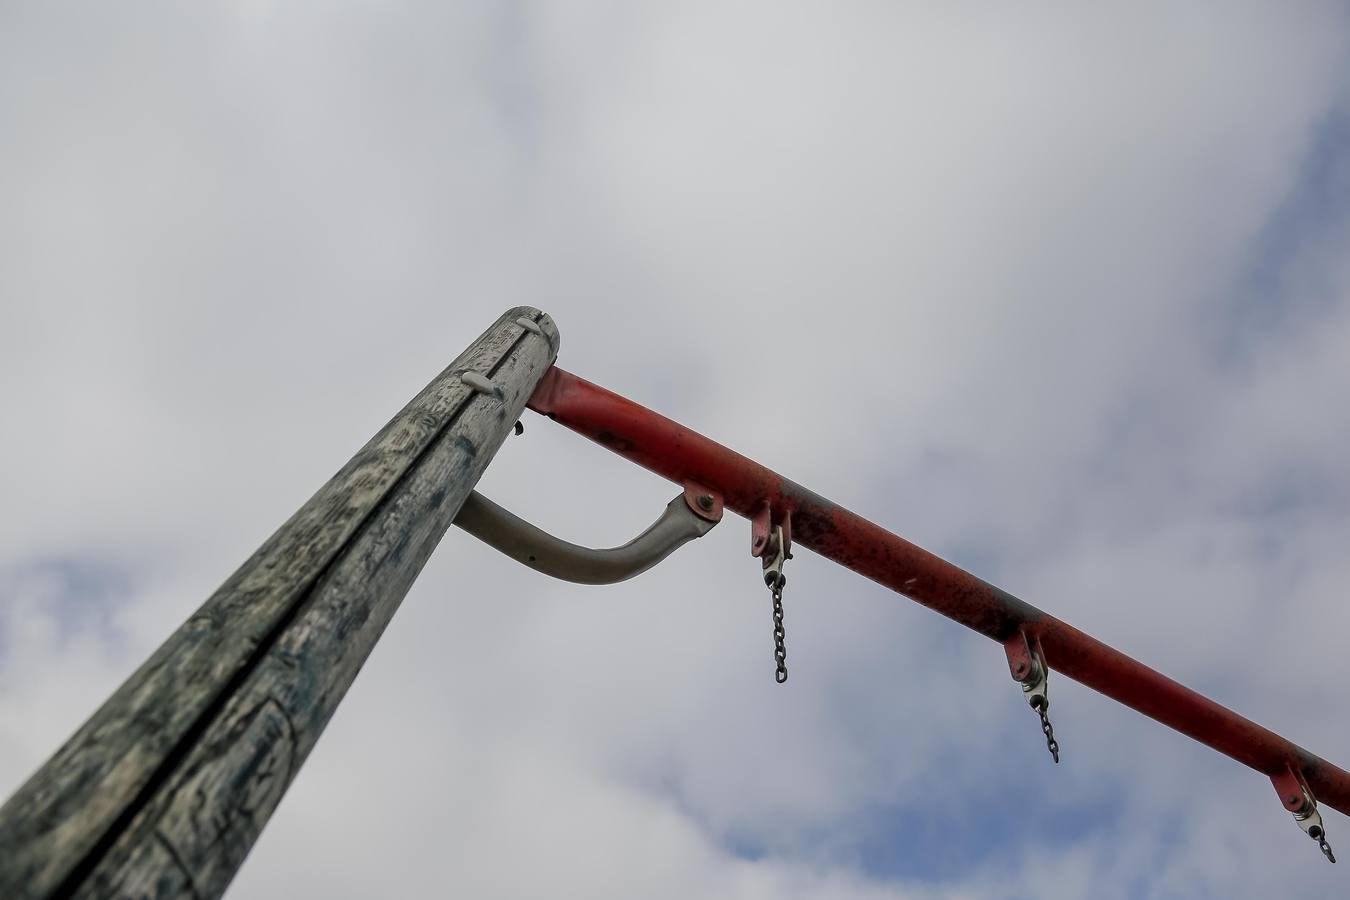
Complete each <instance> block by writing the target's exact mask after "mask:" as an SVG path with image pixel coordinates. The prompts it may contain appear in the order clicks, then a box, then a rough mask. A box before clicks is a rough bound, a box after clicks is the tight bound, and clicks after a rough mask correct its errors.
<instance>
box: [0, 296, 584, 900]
mask: <svg viewBox="0 0 1350 900" xmlns="http://www.w3.org/2000/svg"><path fill="white" fill-rule="evenodd" d="M557 352H558V333H557V330H556V329H555V327H554V325H553V322H552V320H551V319H549V317H548V316H547V315H545V314H543V313H541V312H539V311H538V310H534V309H529V308H527V307H520V308H517V309H513V310H510V311H509V312H507V313H506V314H505V315H503V316H502V317H501V318H500V319H498V320H497V322H496V324H494V325H493V326H492V327H491V328H489V329H488V330H487V331H486V332H484V333H483V335H482V336H481V337H480V338H479V339H478V340H477V341H475V342H474V343H473V345H472V346H470V347H469V348H468V349H467V350H466V351H464V353H462V354H461V355H460V356H459V357H458V358H457V359H456V360H455V361H454V362H453V363H452V364H451V365H450V367H449V368H447V369H446V370H445V371H444V372H442V373H441V375H440V376H438V377H437V378H436V379H435V380H434V381H432V383H431V384H430V385H428V386H427V387H426V389H424V390H423V391H422V392H421V393H419V394H418V395H417V396H416V397H414V398H413V400H412V401H411V402H410V403H409V404H408V405H407V406H406V407H404V408H403V410H402V411H401V412H399V414H398V415H396V416H395V417H394V418H393V420H392V421H390V423H389V424H388V425H386V426H385V427H384V429H383V430H381V431H380V432H379V433H378V434H377V435H375V437H374V438H372V439H371V440H370V442H369V443H368V444H366V446H365V447H363V448H362V449H361V450H360V451H359V452H358V453H357V454H356V456H354V457H353V458H352V460H351V461H350V462H349V463H347V465H346V466H344V467H343V468H342V469H341V471H339V472H338V473H337V474H336V475H334V476H333V478H332V480H331V481H329V482H328V483H327V484H326V485H324V486H323V487H322V488H321V489H320V490H319V492H318V493H316V494H315V495H314V496H313V498H311V499H310V501H309V502H308V503H306V504H305V505H304V506H303V507H301V508H300V510H299V511H298V512H297V513H295V515H293V516H292V517H291V519H290V520H289V521H288V522H286V524H285V525H283V526H282V527H281V529H280V530H278V531H277V533H276V534H274V535H272V537H271V538H269V539H268V540H267V542H266V543H264V544H263V545H262V547H261V548H259V549H258V551H257V552H256V553H254V554H253V556H252V557H251V558H250V559H249V560H248V561H247V562H246V563H244V565H243V566H241V567H240V569H239V570H238V571H237V572H235V573H234V574H233V575H231V576H230V578H229V579H228V580H226V582H225V583H224V584H223V585H222V586H221V587H220V589H219V590H217V591H216V592H215V593H214V594H212V595H211V597H210V599H208V600H207V601H206V603H205V604H203V605H202V607H201V608H200V609H199V610H197V612H196V613H194V614H193V615H192V617H191V618H189V619H188V620H187V622H185V623H184V624H183V625H182V627H180V628H179V629H178V630H177V631H176V632H174V634H173V635H171V636H170V637H169V639H168V640H167V641H165V642H164V644H163V646H161V647H160V648H159V649H158V650H157V651H156V652H155V653H154V655H153V656H151V657H150V659H148V660H147V661H146V662H145V663H144V664H143V665H142V666H141V667H140V669H138V670H137V671H136V672H135V674H133V675H132V676H131V677H130V678H129V679H127V681H126V683H124V684H123V685H122V686H121V687H120V688H119V689H118V690H117V692H116V693H114V694H113V695H112V697H111V698H109V700H108V701H107V702H106V703H104V704H103V706H102V708H100V709H99V710H98V711H97V712H96V713H94V715H93V716H92V717H91V718H90V719H89V721H87V722H86V723H85V724H84V725H83V726H82V727H81V728H80V729H79V730H78V731H77V732H76V733H75V734H74V736H73V737H71V738H70V740H68V741H67V742H66V743H65V745H64V746H62V747H61V748H60V749H59V750H58V751H57V752H56V754H55V755H54V756H53V757H52V758H51V759H50V760H48V761H47V763H46V764H45V765H44V766H43V767H42V768H41V769H39V770H38V772H37V773H36V774H35V775H33V777H32V778H30V779H29V780H28V782H27V783H26V784H24V785H23V786H22V787H21V788H19V790H18V791H17V792H16V793H15V794H14V796H12V797H11V798H10V799H9V800H8V801H7V802H6V803H5V805H4V807H2V808H0V897H2V898H5V900H37V898H44V900H46V898H58V897H60V898H65V897H78V898H104V897H137V898H152V897H153V898H160V897H188V896H190V897H194V898H198V900H206V898H213V897H218V896H220V894H221V893H222V892H223V891H224V890H225V887H226V886H227V885H228V884H229V882H230V879H231V878H232V877H233V875H234V873H235V871H236V870H237V869H238V867H239V865H240V864H241V863H242V862H243V860H244V857H245V856H246V855H247V854H248V851H249V849H250V848H251V847H252V846H253V842H254V841H255V840H256V839H257V837H258V834H259V832H261V831H262V828H263V825H264V824H266V822H267V820H268V818H269V817H270V816H271V814H272V811H273V810H274V809H276V806H277V803H278V802H279V801H280V800H281V796H282V794H284V793H285V791H286V788H287V787H288V786H289V785H290V783H291V780H292V779H293V778H294V777H295V774H296V772H297V771H299V769H300V766H301V765H302V764H303V763H304V761H305V758H306V757H307V756H308V754H309V752H310V750H311V749H313V747H314V744H315V742H316V741H317V740H318V737H319V734H320V733H321V732H322V731H323V728H324V726H325V725H326V724H327V722H328V719H329V718H330V717H331V716H332V714H333V711H334V710H335V709H336V708H337V705H338V702H339V701H340V700H341V699H342V697H343V695H344V694H345V693H346V691H347V688H348V687H349V686H350V685H351V683H352V680H353V679H354V678H355V677H356V673H357V672H358V671H359V670H360V668H361V665H362V663H363V662H364V661H365V659H366V657H367V656H368V655H369V653H370V651H371V649H372V648H373V647H374V646H375V642H376V641H377V640H378V639H379V637H380V634H381V633H382V632H383V631H384V628H385V626H386V625H387V624H388V622H389V620H390V618H391V617H392V616H393V614H394V611H395V610H396V609H397V608H398V605H399V603H400V602H401V601H402V599H403V596H404V594H406V593H407V591H408V588H409V586H411V584H412V582H413V579H414V578H416V577H417V574H418V572H419V571H420V570H421V568H422V565H423V563H425V562H426V560H427V558H428V556H430V554H431V551H432V549H433V548H434V547H435V546H436V544H437V542H438V541H439V540H440V538H441V536H442V535H443V534H444V533H445V531H446V529H447V528H448V527H449V526H450V524H451V522H452V521H454V519H455V516H456V514H457V513H458V512H459V509H460V506H461V504H463V503H464V500H465V498H466V497H467V496H468V495H469V492H470V491H471V490H472V489H473V487H474V485H475V484H476V483H477V481H478V479H479V477H480V476H481V475H482V473H483V470H484V469H485V468H486V466H487V464H488V462H489V461H490V460H491V459H492V457H493V454H495V453H496V451H497V448H498V447H499V446H501V443H502V441H503V440H504V439H505V437H506V435H507V434H508V433H509V432H510V431H511V429H512V426H513V425H514V424H515V422H516V420H517V418H518V417H519V416H520V415H521V413H522V411H523V410H524V408H525V402H526V400H527V399H529V397H530V394H531V392H532V391H533V390H534V387H535V385H536V383H537V382H538V381H539V379H540V377H541V376H543V374H544V373H545V372H546V371H547V370H548V368H549V366H550V365H552V363H553V360H554V358H555V357H556V356H557Z"/></svg>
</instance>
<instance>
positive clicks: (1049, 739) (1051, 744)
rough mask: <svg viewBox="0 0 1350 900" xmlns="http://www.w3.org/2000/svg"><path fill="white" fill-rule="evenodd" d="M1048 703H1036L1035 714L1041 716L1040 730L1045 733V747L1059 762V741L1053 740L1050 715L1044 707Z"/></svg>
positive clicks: (1053, 732) (1053, 730)
mask: <svg viewBox="0 0 1350 900" xmlns="http://www.w3.org/2000/svg"><path fill="white" fill-rule="evenodd" d="M1038 699H1039V698H1038ZM1049 705H1050V704H1048V703H1037V704H1035V709H1036V713H1037V715H1039V716H1040V717H1041V731H1042V732H1043V733H1044V734H1045V747H1046V749H1047V750H1049V751H1050V756H1051V757H1053V758H1054V760H1055V762H1059V741H1057V740H1055V729H1054V728H1053V727H1052V726H1051V725H1050V716H1049V713H1048V711H1047V709H1046V707H1048V706H1049Z"/></svg>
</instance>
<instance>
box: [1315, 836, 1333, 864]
mask: <svg viewBox="0 0 1350 900" xmlns="http://www.w3.org/2000/svg"><path fill="white" fill-rule="evenodd" d="M1317 846H1318V847H1319V848H1321V850H1322V855H1323V856H1325V857H1326V858H1327V861H1328V862H1332V863H1334V862H1336V857H1335V855H1333V854H1332V852H1331V845H1330V844H1328V843H1327V833H1326V830H1325V829H1323V830H1321V831H1319V832H1318V833H1317Z"/></svg>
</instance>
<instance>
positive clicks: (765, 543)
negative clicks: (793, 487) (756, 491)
mask: <svg viewBox="0 0 1350 900" xmlns="http://www.w3.org/2000/svg"><path fill="white" fill-rule="evenodd" d="M750 555H751V556H758V557H759V560H760V565H761V567H762V568H763V570H764V584H765V586H767V587H768V589H769V593H770V594H772V595H773V659H774V667H775V668H774V680H775V681H777V682H778V683H779V684H782V683H783V682H785V681H787V644H786V638H787V632H786V631H784V630H783V586H784V585H786V584H787V576H786V575H784V574H783V563H785V562H787V561H788V560H789V559H792V514H791V513H787V512H785V513H783V521H782V522H780V523H779V524H777V525H774V524H772V511H771V510H770V509H769V507H768V506H765V507H764V509H762V510H760V511H759V512H758V513H756V514H755V517H754V518H753V519H751V520H750Z"/></svg>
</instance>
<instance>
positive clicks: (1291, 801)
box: [1270, 766, 1336, 863]
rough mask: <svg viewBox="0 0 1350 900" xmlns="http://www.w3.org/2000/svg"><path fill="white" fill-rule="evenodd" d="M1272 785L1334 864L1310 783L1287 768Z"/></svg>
mask: <svg viewBox="0 0 1350 900" xmlns="http://www.w3.org/2000/svg"><path fill="white" fill-rule="evenodd" d="M1270 783H1271V784H1273V785H1274V786H1275V793H1277V794H1279V795H1280V802H1281V803H1283V804H1284V808H1285V809H1287V810H1289V812H1290V814H1292V815H1293V817H1294V821H1295V822H1296V823H1297V824H1298V827H1299V828H1302V829H1303V833H1304V834H1306V835H1307V836H1308V837H1310V838H1312V839H1313V840H1314V841H1317V846H1318V847H1319V848H1320V849H1321V851H1322V855H1323V856H1325V857H1326V858H1327V861H1328V862H1333V863H1334V862H1335V861H1336V856H1335V854H1333V853H1332V852H1331V845H1329V844H1328V843H1327V830H1326V827H1325V826H1324V825H1323V824H1322V814H1321V813H1319V812H1318V811H1317V801H1316V800H1315V799H1313V795H1312V791H1310V790H1308V783H1307V782H1306V781H1304V780H1303V775H1302V774H1301V773H1299V772H1297V771H1296V770H1295V769H1294V768H1293V767H1291V766H1286V767H1285V769H1284V771H1282V772H1277V773H1275V774H1274V775H1272V776H1270Z"/></svg>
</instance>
